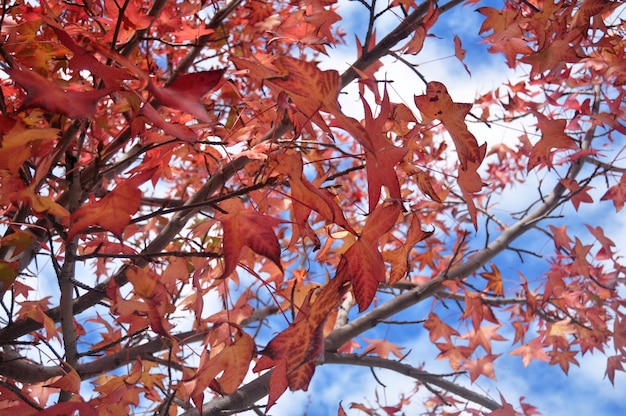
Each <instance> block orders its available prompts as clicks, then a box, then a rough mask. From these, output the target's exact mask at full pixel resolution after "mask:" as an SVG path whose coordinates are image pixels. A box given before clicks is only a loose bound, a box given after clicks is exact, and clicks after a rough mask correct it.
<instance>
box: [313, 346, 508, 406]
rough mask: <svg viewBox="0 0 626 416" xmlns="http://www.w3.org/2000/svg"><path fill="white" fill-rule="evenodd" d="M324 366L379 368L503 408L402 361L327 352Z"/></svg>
mask: <svg viewBox="0 0 626 416" xmlns="http://www.w3.org/2000/svg"><path fill="white" fill-rule="evenodd" d="M324 364H347V365H358V366H362V367H378V368H384V369H387V370H391V371H395V372H396V373H399V374H402V375H405V376H407V377H411V378H414V379H416V380H419V381H421V382H423V383H427V384H432V385H434V386H437V387H439V388H441V389H443V390H445V391H447V392H450V393H452V394H455V395H457V396H459V397H462V398H464V399H466V400H469V401H471V402H474V403H477V404H479V405H481V406H484V407H486V408H488V409H490V410H496V409H499V408H500V407H501V405H500V404H499V403H498V402H495V401H493V400H492V399H490V398H489V397H486V396H483V395H482V394H478V393H476V392H474V391H472V390H470V389H467V388H465V387H463V386H460V385H458V384H456V383H454V382H452V381H449V380H446V379H445V378H444V376H441V375H437V374H432V373H429V372H428V371H423V370H418V369H417V368H415V367H412V366H410V365H408V364H404V363H401V362H400V361H394V360H387V359H384V358H380V357H374V356H370V355H359V354H340V353H333V352H327V353H326V354H325V355H324Z"/></svg>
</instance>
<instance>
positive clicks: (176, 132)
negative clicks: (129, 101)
mask: <svg viewBox="0 0 626 416" xmlns="http://www.w3.org/2000/svg"><path fill="white" fill-rule="evenodd" d="M139 115H140V116H142V118H143V117H145V118H146V119H148V120H149V121H150V122H152V124H153V125H154V126H155V127H158V128H160V129H161V130H163V131H164V132H165V133H167V134H169V135H170V136H173V137H175V138H177V139H180V140H184V141H186V142H191V143H193V142H195V141H196V140H198V134H197V133H196V132H195V131H193V130H192V129H191V128H190V127H188V126H185V125H182V124H176V123H170V122H167V121H165V120H164V119H163V117H161V115H160V114H159V112H158V111H157V110H156V109H155V108H154V107H152V105H150V103H147V102H146V103H144V105H143V107H141V111H140V112H139ZM138 122H139V123H140V124H141V125H142V127H143V123H144V122H145V121H144V120H142V119H141V118H139V119H138Z"/></svg>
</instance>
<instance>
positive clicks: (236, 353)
mask: <svg viewBox="0 0 626 416" xmlns="http://www.w3.org/2000/svg"><path fill="white" fill-rule="evenodd" d="M255 348H256V347H255V344H254V340H253V339H252V337H251V336H250V335H248V334H247V333H246V332H245V331H243V330H237V334H236V335H235V341H234V342H233V343H232V344H231V345H226V346H225V347H224V348H223V349H222V350H221V351H220V352H219V353H218V354H217V355H215V356H214V357H211V358H210V359H208V360H206V361H204V363H202V364H201V365H200V366H199V367H198V371H197V372H196V376H195V377H194V382H195V385H194V388H193V390H192V392H191V397H196V396H198V395H200V394H201V393H202V392H203V391H204V390H205V389H206V388H207V387H208V386H209V385H211V384H212V383H214V384H215V385H216V386H218V387H219V393H220V394H231V393H233V392H234V391H236V390H237V388H238V387H239V386H240V385H241V383H242V382H243V379H244V378H245V376H246V374H247V373H248V368H249V366H250V362H251V361H252V357H253V356H254V351H255ZM204 354H207V353H206V352H205V353H204ZM220 373H222V375H221V376H220V377H217V376H218V375H219V374H220Z"/></svg>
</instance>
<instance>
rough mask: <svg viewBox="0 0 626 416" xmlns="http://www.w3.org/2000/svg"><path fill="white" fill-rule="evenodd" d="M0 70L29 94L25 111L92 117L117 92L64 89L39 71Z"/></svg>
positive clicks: (23, 104)
mask: <svg viewBox="0 0 626 416" xmlns="http://www.w3.org/2000/svg"><path fill="white" fill-rule="evenodd" d="M0 68H1V69H2V70H3V71H4V72H6V73H7V74H9V76H10V77H11V78H12V79H13V81H15V83H16V84H18V85H19V86H20V87H22V88H23V89H24V90H25V91H26V94H27V95H26V98H25V99H24V101H23V102H22V106H21V109H22V110H26V109H29V108H41V109H44V110H46V111H49V112H50V113H53V114H63V115H65V116H67V117H69V118H79V117H91V116H93V115H94V114H95V113H96V105H97V104H98V101H99V100H100V99H101V98H102V97H105V96H107V95H109V94H110V93H111V92H113V91H115V90H117V89H118V88H117V87H109V88H104V89H99V90H90V91H72V90H64V89H62V88H61V87H59V86H58V85H57V84H56V83H54V82H52V81H49V80H47V79H46V78H44V77H43V76H41V75H39V74H38V73H36V72H33V71H29V70H23V69H21V68H18V67H16V66H14V67H7V66H6V65H1V66H0Z"/></svg>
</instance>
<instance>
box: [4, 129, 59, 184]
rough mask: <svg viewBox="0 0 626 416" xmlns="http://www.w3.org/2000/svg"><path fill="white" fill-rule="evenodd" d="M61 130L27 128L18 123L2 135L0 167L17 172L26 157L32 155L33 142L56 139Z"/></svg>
mask: <svg viewBox="0 0 626 416" xmlns="http://www.w3.org/2000/svg"><path fill="white" fill-rule="evenodd" d="M59 131H60V130H59V129H53V128H50V127H46V128H41V129H38V128H26V127H25V126H24V125H23V124H22V123H16V124H15V125H14V126H13V128H12V129H11V130H9V131H8V132H7V133H5V134H4V135H3V137H2V147H0V169H6V170H9V171H10V172H11V173H13V174H16V173H17V172H18V169H19V168H20V167H21V166H22V164H23V163H24V162H25V161H26V159H28V158H29V157H30V156H31V143H36V142H38V141H40V140H52V139H55V138H57V137H58V135H59Z"/></svg>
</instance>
